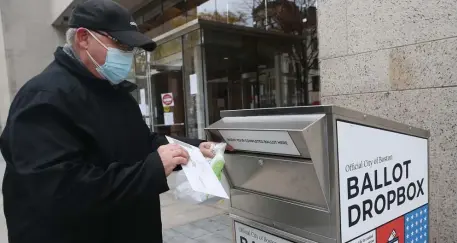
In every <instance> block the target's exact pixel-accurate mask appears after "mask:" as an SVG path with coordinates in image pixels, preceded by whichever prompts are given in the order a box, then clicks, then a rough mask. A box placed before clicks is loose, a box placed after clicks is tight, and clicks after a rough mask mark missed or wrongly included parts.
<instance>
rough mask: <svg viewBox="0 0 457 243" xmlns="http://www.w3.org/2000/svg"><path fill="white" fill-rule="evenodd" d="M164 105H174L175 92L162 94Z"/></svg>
mask: <svg viewBox="0 0 457 243" xmlns="http://www.w3.org/2000/svg"><path fill="white" fill-rule="evenodd" d="M162 105H163V106H174V105H175V104H174V100H173V93H165V94H162Z"/></svg>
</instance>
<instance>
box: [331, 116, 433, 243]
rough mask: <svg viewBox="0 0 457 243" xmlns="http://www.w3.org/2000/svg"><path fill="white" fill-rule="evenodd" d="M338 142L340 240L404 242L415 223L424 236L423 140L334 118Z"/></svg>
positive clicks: (425, 163)
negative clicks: (364, 238) (371, 236)
mask: <svg viewBox="0 0 457 243" xmlns="http://www.w3.org/2000/svg"><path fill="white" fill-rule="evenodd" d="M337 143H338V166H339V186H340V188H339V189H340V210H341V238H342V242H344V243H346V242H353V241H352V240H354V239H356V238H358V237H360V236H361V235H364V234H366V233H367V232H375V233H376V235H375V237H376V239H378V240H377V241H374V242H379V243H380V242H383V243H385V242H389V240H391V241H392V242H394V241H395V240H396V239H397V238H401V237H403V238H402V239H403V240H401V241H400V242H403V241H404V240H405V239H406V238H405V237H406V236H405V235H407V233H408V232H409V231H411V229H414V227H416V226H418V228H417V231H418V232H419V226H420V233H421V234H422V235H423V236H424V237H427V233H426V232H428V231H427V230H428V216H427V215H428V213H427V211H428V205H427V204H428V141H427V139H423V138H418V137H413V136H409V135H404V134H400V133H395V132H390V131H385V130H381V129H376V128H371V127H367V126H363V125H357V124H352V123H348V122H343V121H337ZM416 219H417V222H416V221H414V222H416V223H415V224H414V225H413V226H411V225H409V224H408V222H409V223H411V222H412V221H413V220H416ZM420 224H422V225H420ZM413 231H414V230H413ZM422 231H423V232H422ZM413 233H414V232H413ZM373 234H374V233H373ZM368 236H369V235H368ZM395 237H397V238H395ZM376 239H375V240H376ZM420 239H421V240H422V241H421V242H428V240H426V239H428V238H422V236H421V237H420Z"/></svg>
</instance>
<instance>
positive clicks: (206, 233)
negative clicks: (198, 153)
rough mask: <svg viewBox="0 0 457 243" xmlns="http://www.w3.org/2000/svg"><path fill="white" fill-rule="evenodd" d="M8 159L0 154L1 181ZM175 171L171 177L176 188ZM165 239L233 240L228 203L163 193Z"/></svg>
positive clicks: (182, 242)
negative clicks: (189, 201)
mask: <svg viewBox="0 0 457 243" xmlns="http://www.w3.org/2000/svg"><path fill="white" fill-rule="evenodd" d="M4 171H5V162H4V160H3V157H2V156H1V154H0V181H3V174H4ZM173 182H174V175H172V176H170V178H169V185H170V188H172V189H173V188H174V183H173ZM161 204H162V221H163V235H164V243H197V242H200V243H205V242H206V243H231V242H232V241H231V239H232V235H231V226H230V219H229V218H228V216H227V215H226V214H225V211H226V207H227V204H226V203H223V204H218V205H205V206H202V205H191V204H187V203H183V202H180V201H177V200H174V197H173V194H172V191H170V192H167V193H164V194H162V195H161ZM0 208H1V209H2V210H0V211H1V214H0V243H7V242H8V241H7V229H6V223H5V216H4V214H3V196H2V195H1V193H0Z"/></svg>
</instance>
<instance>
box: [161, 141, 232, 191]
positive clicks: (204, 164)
mask: <svg viewBox="0 0 457 243" xmlns="http://www.w3.org/2000/svg"><path fill="white" fill-rule="evenodd" d="M166 138H167V140H168V142H169V143H171V144H179V145H180V146H181V147H182V148H184V149H185V150H187V152H188V153H189V156H190V158H189V163H188V164H187V165H183V166H182V169H183V171H184V174H186V177H187V180H189V183H190V186H191V187H192V189H193V190H194V191H197V192H202V193H206V194H209V195H213V196H216V197H221V198H226V199H228V198H229V197H228V195H227V192H226V191H225V190H224V187H223V186H222V183H221V182H220V181H219V180H218V179H217V177H216V174H214V172H213V169H212V168H211V166H210V164H209V163H208V161H207V160H206V159H205V157H204V156H203V154H202V153H201V152H200V149H199V148H197V147H195V146H192V145H190V144H187V143H184V142H182V141H179V140H176V139H173V138H170V137H168V136H166Z"/></svg>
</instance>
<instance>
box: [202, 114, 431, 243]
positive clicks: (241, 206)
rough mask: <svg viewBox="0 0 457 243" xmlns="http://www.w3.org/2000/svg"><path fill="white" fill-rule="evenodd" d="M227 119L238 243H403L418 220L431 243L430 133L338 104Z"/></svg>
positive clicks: (219, 133)
mask: <svg viewBox="0 0 457 243" xmlns="http://www.w3.org/2000/svg"><path fill="white" fill-rule="evenodd" d="M221 117H222V118H221V119H220V120H219V121H217V122H215V123H214V124H212V125H210V126H209V127H208V128H207V129H206V133H207V136H208V138H209V139H211V140H213V141H225V142H227V143H228V144H230V145H231V146H232V147H234V151H233V152H229V153H227V154H226V156H225V162H226V164H225V170H224V172H225V176H226V178H227V181H228V184H229V187H230V192H229V195H230V212H229V213H230V216H231V218H232V219H233V234H234V242H237V243H258V242H271V243H285V242H297V243H301V242H322V243H335V242H337V243H340V242H342V243H346V242H350V243H353V242H354V243H355V242H357V243H359V242H367V243H368V242H371V243H381V242H382V243H386V242H396V241H398V240H399V239H400V238H402V239H403V240H400V242H403V241H405V239H406V238H405V237H406V236H407V233H408V232H410V231H411V227H410V225H408V222H410V220H414V219H417V224H415V223H414V224H415V225H413V226H414V227H416V226H417V227H419V225H422V226H423V229H421V230H420V232H421V236H422V232H424V236H423V237H424V238H423V239H424V240H423V241H421V242H428V236H427V235H428V234H427V233H428V199H429V191H428V162H429V158H428V157H429V155H428V138H429V132H428V131H425V130H422V129H418V128H413V127H410V126H408V125H404V124H400V123H397V122H393V121H389V120H386V119H382V118H379V117H375V116H371V115H367V114H364V113H361V112H357V111H353V110H349V109H345V108H341V107H337V106H312V107H290V108H271V109H253V110H237V111H223V112H221ZM416 214H417V215H420V217H422V216H424V217H423V218H420V217H419V216H418V217H416V218H414V216H415V215H416ZM422 219H423V220H424V221H422ZM419 220H420V224H419ZM414 222H416V221H414ZM417 230H419V228H417ZM425 232H427V233H425ZM413 233H415V232H414V229H413ZM416 235H417V237H419V235H418V234H416ZM408 237H409V235H408ZM426 237H427V238H426ZM420 239H422V238H420Z"/></svg>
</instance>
